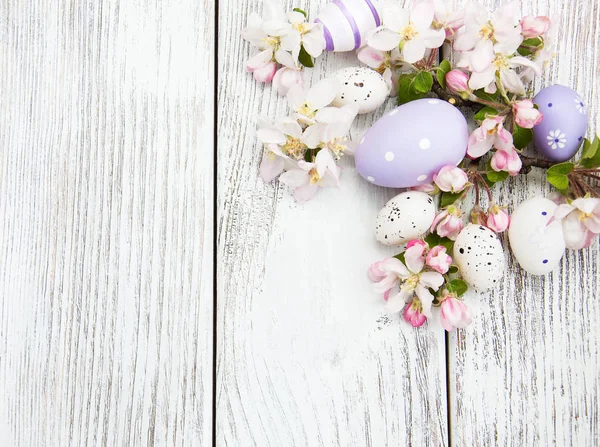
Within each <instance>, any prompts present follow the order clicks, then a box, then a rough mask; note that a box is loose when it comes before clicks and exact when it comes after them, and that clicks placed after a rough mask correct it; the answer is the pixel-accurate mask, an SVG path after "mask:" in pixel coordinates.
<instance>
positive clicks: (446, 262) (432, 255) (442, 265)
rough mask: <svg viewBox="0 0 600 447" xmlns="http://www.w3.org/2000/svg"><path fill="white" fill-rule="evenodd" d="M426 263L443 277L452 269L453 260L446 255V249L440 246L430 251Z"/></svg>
mask: <svg viewBox="0 0 600 447" xmlns="http://www.w3.org/2000/svg"><path fill="white" fill-rule="evenodd" d="M426 262H427V265H428V266H429V267H431V268H432V269H434V270H435V271H436V272H439V273H441V274H442V275H443V274H444V273H447V272H448V270H449V269H450V265H451V264H452V258H451V257H450V256H448V254H447V253H446V247H442V246H441V245H438V246H436V247H433V248H432V249H431V250H429V253H427V258H426Z"/></svg>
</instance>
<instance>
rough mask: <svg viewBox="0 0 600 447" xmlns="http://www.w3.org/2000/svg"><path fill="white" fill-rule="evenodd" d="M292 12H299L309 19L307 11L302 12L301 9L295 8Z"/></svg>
mask: <svg viewBox="0 0 600 447" xmlns="http://www.w3.org/2000/svg"><path fill="white" fill-rule="evenodd" d="M292 11H294V12H299V13H300V14H302V15H303V16H304V17H308V14H306V12H305V11H303V10H301V9H300V8H294V9H292Z"/></svg>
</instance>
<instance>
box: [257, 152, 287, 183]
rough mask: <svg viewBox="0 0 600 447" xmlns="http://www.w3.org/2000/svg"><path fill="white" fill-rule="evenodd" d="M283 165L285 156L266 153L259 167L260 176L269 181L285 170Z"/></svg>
mask: <svg viewBox="0 0 600 447" xmlns="http://www.w3.org/2000/svg"><path fill="white" fill-rule="evenodd" d="M283 166H284V161H283V158H281V157H276V156H273V155H272V154H269V153H266V154H265V155H263V159H262V162H261V164H260V168H259V172H260V178H262V179H263V181H265V182H267V183H268V182H271V181H273V180H274V179H275V177H277V176H278V175H279V174H281V172H282V171H283Z"/></svg>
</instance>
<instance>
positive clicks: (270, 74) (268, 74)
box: [246, 61, 277, 82]
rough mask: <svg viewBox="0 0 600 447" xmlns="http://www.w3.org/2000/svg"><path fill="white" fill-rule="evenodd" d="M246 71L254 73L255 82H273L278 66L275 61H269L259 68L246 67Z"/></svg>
mask: <svg viewBox="0 0 600 447" xmlns="http://www.w3.org/2000/svg"><path fill="white" fill-rule="evenodd" d="M246 69H247V70H248V71H249V72H251V73H252V75H253V76H254V80H255V81H257V82H271V81H272V80H273V78H274V77H275V72H276V71H277V64H276V63H275V62H274V61H269V62H267V63H266V64H264V65H262V66H259V67H251V66H249V65H248V66H246Z"/></svg>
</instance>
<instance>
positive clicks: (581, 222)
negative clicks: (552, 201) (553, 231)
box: [554, 198, 600, 250]
mask: <svg viewBox="0 0 600 447" xmlns="http://www.w3.org/2000/svg"><path fill="white" fill-rule="evenodd" d="M554 217H555V218H557V219H562V226H563V234H564V236H565V242H566V245H567V248H569V249H571V250H581V249H582V248H587V247H589V246H590V245H591V243H592V241H593V240H594V237H595V236H596V235H597V234H600V199H596V198H583V199H576V200H573V201H572V202H571V203H565V204H562V205H560V206H559V207H558V208H557V209H556V212H555V213H554Z"/></svg>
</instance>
